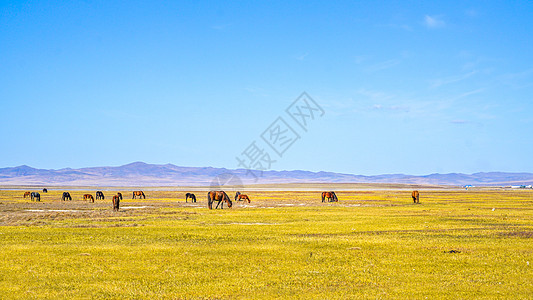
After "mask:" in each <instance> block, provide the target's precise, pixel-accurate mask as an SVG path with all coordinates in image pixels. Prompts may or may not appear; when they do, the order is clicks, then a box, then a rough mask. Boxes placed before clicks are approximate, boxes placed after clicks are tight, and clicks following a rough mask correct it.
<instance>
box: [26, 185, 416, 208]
mask: <svg viewBox="0 0 533 300" xmlns="http://www.w3.org/2000/svg"><path fill="white" fill-rule="evenodd" d="M47 192H48V190H47V189H43V193H47ZM28 196H29V197H31V201H41V195H40V194H39V193H38V192H25V193H24V198H26V197H28ZM137 197H138V198H139V199H141V198H142V199H146V195H145V194H144V192H143V191H134V192H133V193H132V199H136V198H137ZM411 197H412V198H413V203H420V193H419V192H418V191H413V192H412V193H411ZM94 199H95V198H94V197H93V195H91V194H84V195H83V200H88V201H89V202H92V203H94ZM189 199H191V202H196V195H195V194H193V193H186V194H185V202H188V200H189ZM234 199H235V201H248V203H250V197H248V195H245V194H241V192H237V193H235V197H234ZM61 200H62V201H67V200H69V201H72V196H70V193H69V192H63V195H62V196H61ZM96 200H105V196H104V193H103V192H102V191H96ZM121 200H122V193H120V192H117V194H116V195H114V196H113V198H112V201H113V210H114V211H118V210H119V206H120V201H121ZM215 202H217V206H216V207H215V209H217V208H218V207H219V206H220V209H223V208H224V202H225V203H226V205H227V207H229V208H231V207H232V205H233V203H232V201H231V199H230V197H229V196H228V194H226V192H224V191H210V192H208V193H207V206H208V207H209V209H213V204H214V203H215ZM322 202H339V198H337V195H336V194H335V192H334V191H329V192H322Z"/></svg>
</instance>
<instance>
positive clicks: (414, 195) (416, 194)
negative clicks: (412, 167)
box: [411, 191, 420, 203]
mask: <svg viewBox="0 0 533 300" xmlns="http://www.w3.org/2000/svg"><path fill="white" fill-rule="evenodd" d="M411 197H412V198H413V203H420V193H419V192H418V191H413V192H412V193H411Z"/></svg>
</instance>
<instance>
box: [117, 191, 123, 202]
mask: <svg viewBox="0 0 533 300" xmlns="http://www.w3.org/2000/svg"><path fill="white" fill-rule="evenodd" d="M117 196H118V198H119V199H120V200H122V193H121V192H118V193H117Z"/></svg>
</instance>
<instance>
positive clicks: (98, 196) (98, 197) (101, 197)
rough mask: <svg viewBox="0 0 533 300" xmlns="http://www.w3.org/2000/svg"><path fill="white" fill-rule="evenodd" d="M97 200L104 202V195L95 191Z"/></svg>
mask: <svg viewBox="0 0 533 300" xmlns="http://www.w3.org/2000/svg"><path fill="white" fill-rule="evenodd" d="M98 199H102V200H105V196H104V193H102V191H96V200H98Z"/></svg>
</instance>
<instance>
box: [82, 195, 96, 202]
mask: <svg viewBox="0 0 533 300" xmlns="http://www.w3.org/2000/svg"><path fill="white" fill-rule="evenodd" d="M83 200H89V202H93V203H94V197H93V195H91V194H85V195H83Z"/></svg>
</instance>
